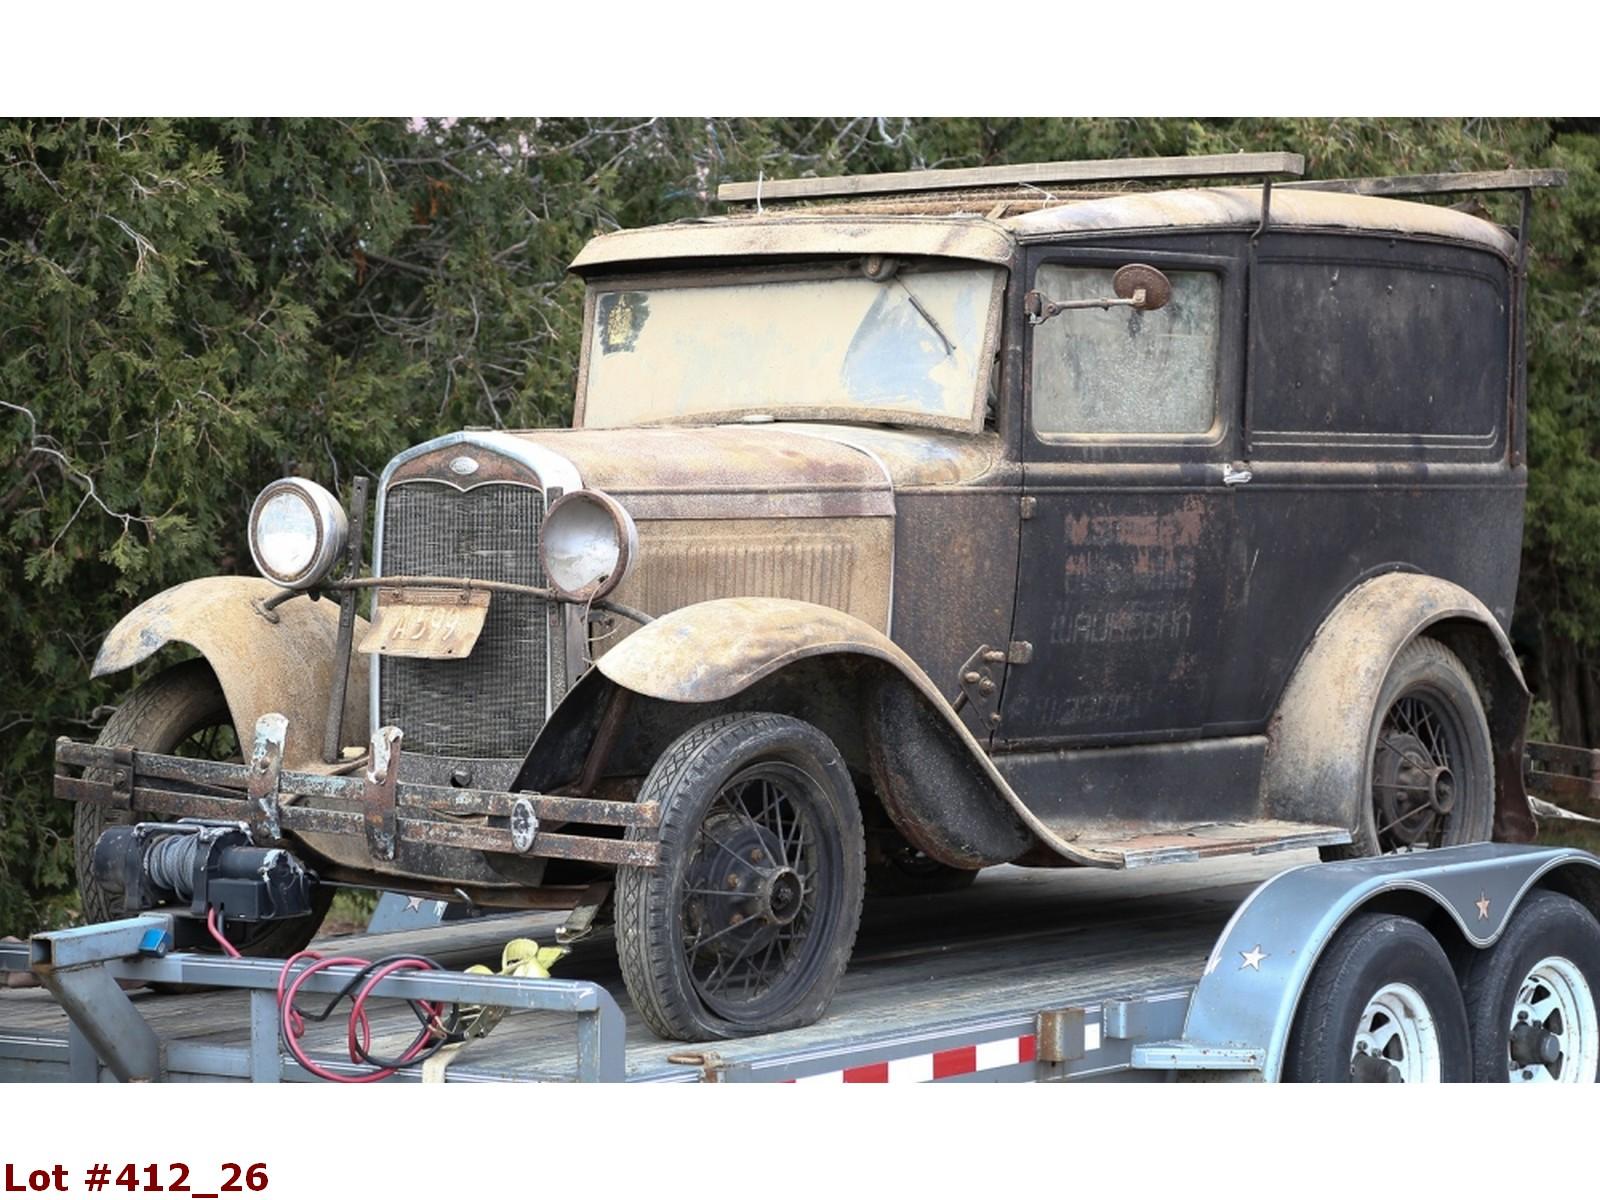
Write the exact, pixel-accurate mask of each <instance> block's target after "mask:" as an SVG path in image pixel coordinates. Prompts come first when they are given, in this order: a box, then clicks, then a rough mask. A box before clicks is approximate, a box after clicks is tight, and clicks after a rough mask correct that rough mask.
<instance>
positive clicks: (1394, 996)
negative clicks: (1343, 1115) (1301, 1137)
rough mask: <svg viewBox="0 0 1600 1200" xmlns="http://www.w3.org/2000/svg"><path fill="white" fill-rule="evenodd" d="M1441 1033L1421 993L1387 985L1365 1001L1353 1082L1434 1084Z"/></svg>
mask: <svg viewBox="0 0 1600 1200" xmlns="http://www.w3.org/2000/svg"><path fill="white" fill-rule="evenodd" d="M1439 1062H1440V1051H1439V1033H1438V1030H1437V1029H1436V1028H1435V1026H1434V1021H1433V1014H1432V1013H1431V1012H1430V1011H1429V1009H1428V1005H1427V1002H1426V1001H1424V1000H1423V998H1422V994H1421V993H1420V992H1418V991H1417V990H1416V989H1415V988H1413V987H1411V986H1410V985H1409V984H1405V983H1400V982H1394V983H1390V984H1386V985H1385V986H1384V987H1382V988H1380V989H1379V990H1378V992H1377V993H1376V994H1375V995H1374V996H1373V997H1372V999H1371V1000H1369V1001H1367V1005H1366V1008H1365V1009H1363V1010H1362V1013H1361V1020H1360V1021H1359V1022H1358V1023H1357V1025H1356V1034H1355V1038H1354V1039H1353V1043H1352V1045H1351V1047H1350V1079H1351V1081H1352V1082H1354V1083H1429V1082H1432V1083H1436V1082H1438V1079H1439Z"/></svg>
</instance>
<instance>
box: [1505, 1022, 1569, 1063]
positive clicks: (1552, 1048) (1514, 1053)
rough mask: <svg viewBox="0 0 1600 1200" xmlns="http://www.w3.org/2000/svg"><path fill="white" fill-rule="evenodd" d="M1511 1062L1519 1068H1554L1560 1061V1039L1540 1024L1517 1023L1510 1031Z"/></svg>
mask: <svg viewBox="0 0 1600 1200" xmlns="http://www.w3.org/2000/svg"><path fill="white" fill-rule="evenodd" d="M1511 1060H1512V1062H1514V1063H1515V1064H1516V1065H1517V1066H1519V1067H1533V1066H1541V1067H1554V1066H1555V1065H1556V1064H1557V1063H1559V1062H1560V1061H1561V1039H1560V1038H1559V1037H1557V1036H1556V1035H1555V1034H1554V1033H1552V1032H1551V1031H1550V1030H1548V1029H1546V1028H1545V1027H1544V1024H1543V1023H1542V1022H1534V1023H1529V1022H1527V1021H1519V1022H1518V1023H1517V1024H1516V1026H1515V1027H1514V1028H1513V1029H1512V1030H1511Z"/></svg>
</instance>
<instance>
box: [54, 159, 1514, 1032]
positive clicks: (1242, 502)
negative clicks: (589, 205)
mask: <svg viewBox="0 0 1600 1200" xmlns="http://www.w3.org/2000/svg"><path fill="white" fill-rule="evenodd" d="M1299 165H1300V164H1299V161H1298V158H1297V156H1294V155H1260V156H1249V155H1245V156H1230V158H1229V159H1228V160H1227V161H1225V162H1212V161H1209V160H1207V161H1203V162H1187V163H1186V162H1184V161H1182V160H1179V161H1177V162H1173V161H1171V160H1168V161H1166V162H1164V163H1160V164H1157V165H1156V166H1151V165H1150V164H1149V163H1147V162H1146V163H1140V162H1132V163H1127V164H1111V165H1110V166H1109V167H1107V166H1106V165H1105V164H1099V165H1098V166H1099V168H1100V170H1099V174H1098V175H1096V174H1095V173H1093V172H1092V171H1086V170H1083V169H1081V168H1080V169H1077V170H1076V171H1074V170H1073V169H1072V168H1074V166H1075V165H1074V164H1065V165H1062V164H1048V165H1047V168H1048V169H1047V168H1039V169H1037V170H1035V172H1034V174H1033V175H1032V176H1022V175H1017V174H1015V173H1013V174H1010V175H1008V174H1005V173H1004V172H1001V173H999V174H996V173H994V172H987V173H985V172H978V173H976V174H972V173H961V172H955V173H950V172H936V173H930V176H938V177H939V178H938V179H932V178H931V177H930V178H929V179H925V180H921V181H919V180H918V178H917V177H915V176H913V177H910V178H909V179H901V178H897V179H893V180H888V181H883V182H881V183H879V184H874V183H873V180H872V178H871V177H866V178H865V180H846V181H831V183H832V184H833V185H835V186H833V188H832V191H831V193H830V190H829V186H828V185H829V184H830V181H817V180H800V181H794V183H793V184H791V185H782V184H776V183H772V182H770V181H769V182H767V183H766V184H764V185H763V187H761V188H754V186H753V185H751V186H747V187H745V188H743V189H739V188H734V189H728V191H729V192H730V193H731V194H732V198H733V199H735V200H746V201H754V202H755V207H754V208H753V209H752V210H751V211H747V212H742V213H738V214H735V215H731V216H728V217H724V218H716V219H708V220H699V221H688V222H681V223H678V224H674V225H669V226H662V227H656V228H650V229H643V230H629V231H623V232H618V233H612V234H607V235H604V236H601V237H597V238H596V239H595V240H594V241H592V242H591V243H590V244H589V245H588V246H587V247H586V248H585V249H584V251H583V252H582V253H581V254H580V255H579V256H578V258H577V260H576V261H575V262H574V263H573V270H574V271H576V272H577V273H578V274H579V275H580V276H582V277H583V279H584V280H585V282H586V285H587V294H586V300H585V337H584V345H583V352H582V360H581V364H580V366H579V373H578V386H577V397H576V414H575V418H574V422H573V426H574V427H573V428H572V429H569V430H553V429H539V430H521V431H504V430H495V431H486V430H468V431H463V432H459V433H452V434H449V435H448V436H445V437H441V438H438V439H435V440H433V441H430V442H427V443H424V444H423V445H420V446H417V447H414V448H412V449H410V450H407V451H405V452H404V453H402V454H400V455H399V456H398V457H396V458H395V459H394V460H393V461H392V462H391V463H389V464H388V466H387V467H386V468H385V470H384V472H383V475H382V478H381V479H380V480H379V481H378V483H377V488H376V496H375V509H376V518H375V523H374V531H373V535H372V546H371V556H370V563H371V566H370V573H363V565H364V564H363V558H362V550H361V547H362V530H363V526H364V524H365V522H364V520H363V518H362V515H361V511H360V510H361V509H362V508H363V507H364V505H363V504H362V503H359V502H358V503H356V504H355V505H353V508H354V509H355V510H356V512H355V516H354V519H353V520H351V519H349V518H347V517H346V515H345V513H344V511H343V509H342V507H341V505H340V504H339V502H338V500H337V499H335V498H334V497H332V496H331V495H329V494H328V493H327V492H325V491H324V490H323V489H321V488H320V487H318V486H317V485H316V484H314V483H312V482H310V481H307V480H300V479H290V480H283V481H280V482H279V483H276V484H274V485H272V487H270V488H269V489H267V491H266V492H264V493H263V495H262V498H261V499H260V500H258V501H257V504H256V507H255V510H254V511H253V513H252V517H251V545H252V548H253V550H254V552H255V556H256V561H257V565H258V566H259V567H260V569H261V572H262V576H263V577H262V578H259V579H256V578H219V579H205V580H197V581H195V582H193V583H191V584H186V585H183V586H181V587H178V588H175V589H173V590H171V591H169V592H166V593H163V594H162V595H160V596H157V597H155V598H154V599H152V600H150V601H148V602H147V603H146V604H144V605H143V606H141V607H140V608H139V609H137V610H135V611H134V612H132V613H130V614H129V615H128V616H127V617H126V618H125V619H124V620H123V621H122V622H121V623H120V624H119V625H118V626H117V627H116V628H115V629H113V630H112V631H111V633H110V634H109V636H108V637H107V638H106V640H105V643H104V646H103V647H102V649H101V651H100V655H99V658H98V660H97V662H96V664H95V673H96V674H97V675H101V674H106V673H108V672H113V671H121V670H125V669H127V668H129V667H131V666H133V665H134V664H135V663H137V662H140V661H141V660H143V659H145V658H147V657H149V656H150V655H152V654H154V653H155V652H156V651H157V650H159V649H160V648H161V647H162V646H164V645H166V644H168V643H182V644H186V645H188V646H189V647H191V648H193V649H194V650H195V651H197V652H198V657H195V658H191V659H190V660H189V661H186V662H182V663H180V664H179V665H178V666H176V667H173V668H170V669H169V670H167V671H165V672H163V673H161V674H158V675H155V676H153V677H151V678H149V679H148V680H147V681H146V682H145V683H143V684H142V685H141V686H140V687H139V688H138V689H137V690H136V691H135V692H134V693H133V694H132V695H131V696H130V697H129V698H128V700H127V702H126V703H125V704H124V705H123V706H122V707H121V708H120V709H119V710H118V712H117V714H116V716H115V717H114V718H113V719H112V721H111V722H110V724H109V725H108V726H107V727H106V729H105V732H104V735H103V736H102V737H101V739H100V745H99V746H98V747H95V748H91V747H86V746H78V745H76V744H72V743H65V742H64V743H63V744H62V746H61V747H60V750H59V751H58V762H59V763H60V764H61V765H60V767H59V769H58V790H59V793H60V794H62V795H67V796H71V797H73V798H75V799H77V800H79V801H80V804H79V819H78V853H79V864H80V875H81V877H82V879H83V881H84V883H83V894H84V899H85V903H86V906H87V909H88V911H89V913H90V915H92V916H96V917H102V918H104V917H110V916H114V915H119V914H120V912H121V911H122V904H123V902H124V898H123V896H121V895H119V887H118V884H117V882H116V879H117V877H116V875H115V872H114V871H113V872H108V871H107V870H106V869H105V868H104V864H103V863H102V864H100V867H99V869H98V870H97V863H96V853H95V850H96V846H97V845H98V844H100V842H101V841H102V839H103V836H104V835H106V834H107V831H108V830H113V829H115V828H117V827H127V826H129V825H130V824H131V823H132V822H134V821H136V820H143V819H145V818H146V817H147V816H150V815H160V816H165V817H174V816H181V817H187V818H192V819H213V820H217V819H221V820H232V821H239V820H244V821H246V822H247V823H248V824H249V825H250V827H251V829H252V831H253V833H254V836H255V838H256V840H257V841H258V842H260V843H263V844H271V845H278V846H284V847H287V848H290V849H292V850H293V851H294V853H295V855H297V856H298V857H299V858H300V859H303V861H304V862H305V863H306V864H307V865H308V866H309V868H310V869H311V871H312V872H314V877H315V883H316V887H315V889H314V891H313V898H312V900H311V902H310V903H309V904H308V905H306V906H305V909H306V911H303V912H286V913H281V914H277V916H278V919H275V920H263V921H259V922H256V923H251V922H249V921H246V920H243V919H241V917H240V915H239V914H236V913H232V912H228V911H224V912H222V913H220V914H219V915H220V917H221V918H222V919H223V922H224V925H225V926H226V927H227V928H229V929H230V930H231V931H232V932H233V934H234V936H235V938H236V940H240V941H242V942H244V943H245V945H246V948H247V949H249V950H251V951H253V952H256V953H268V952H271V953H283V952H286V951H288V950H290V949H294V948H297V947H298V946H299V945H302V944H303V943H304V942H305V940H306V939H307V938H309V936H310V934H311V932H312V931H313V930H314V929H315V927H316V924H317V921H318V919H319V918H320V915H321V911H322V908H323V907H324V906H325V904H326V900H325V897H326V895H327V894H328V893H329V890H330V887H331V885H333V884H336V883H338V884H347V885H359V886H370V887H384V888H393V889H401V890H405V891H407V892H411V893H418V894H431V895H438V896H441V897H451V896H464V897H466V898H468V899H470V900H471V901H472V902H474V903H477V904H480V905H500V906H507V907H544V908H559V909H566V908H573V907H574V906H577V908H578V910H579V911H580V912H582V913H584V914H586V917H585V919H587V918H588V917H592V916H593V915H594V913H595V911H596V910H597V909H598V910H600V911H601V913H602V918H601V919H614V922H615V927H616V937H617V946H618V954H619V958H620V961H621V966H622V970H623V974H624V977H625V979H626V981H627V985H628V988H629V991H630V993H631V995H632V997H633V1000H634V1003H635V1005H636V1007H637V1009H638V1011H639V1013H640V1014H641V1016H642V1017H643V1018H644V1019H645V1020H646V1021H647V1022H648V1023H649V1024H650V1025H651V1026H652V1027H653V1028H654V1029H655V1030H657V1031H658V1032H659V1033H661V1034H662V1035H664V1036H669V1037H676V1038H690V1039H695V1038H701V1039H703V1038H713V1037H719V1036H729V1035H734V1034H739V1033H747V1032H755V1031H761V1030H770V1029H778V1028H784V1027H788V1026H793V1025H798V1024H803V1023H806V1022H809V1021H812V1020H815V1019H816V1018H817V1017H818V1016H820V1015H821V1014H822V1012H823V1011H824V1009H825V1007H826V1005H827V1003H828V1000H829V998H830V996H831V995H832V993H833V991H834V989H835V986H836V985H837V983H838V980H839V978H840V976H841V974H842V973H843V971H844V969H845V966H846V963H847V961H848V959H849V956H850V950H851V946H852V942H853V940H854V937H855V931H856V926H857V922H858V916H859V912H860V909H861V905H862V898H863V893H864V891H865V890H867V889H868V888H869V887H870V888H877V889H881V890H885V891H897V892H908V891H915V890H918V889H926V888H945V887H953V886H960V885H961V884H964V883H966V882H968V881H970V880H971V879H972V878H973V876H974V875H975V874H976V873H977V872H978V871H980V870H981V869H983V868H985V867H989V866H993V865H996V864H1000V863H1019V864H1023V865H1027V866H1034V867H1067V866H1075V867H1102V868H1136V867H1141V866H1146V865H1150V864H1155V863H1165V862H1174V861H1188V860H1193V859H1196V858H1203V857H1207V856H1212V855H1223V854H1237V853H1261V852H1266V851H1272V850H1278V849H1285V848H1291V847H1311V846H1315V847H1321V848H1322V849H1323V853H1324V855H1325V856H1333V857H1337V856H1355V855H1370V854H1379V853H1388V852H1392V851H1403V850H1408V849H1413V848H1419V847H1427V846H1439V845H1446V844H1454V843H1460V842H1469V841H1482V840H1487V839H1489V838H1491V836H1493V837H1497V838H1503V839H1512V840H1515V839H1519V838H1526V837H1527V836H1529V835H1530V834H1531V831H1532V820H1531V817H1530V814H1529V811H1528V806H1527V800H1526V797H1525V795H1524V793H1523V790H1522V788H1521V786H1520V760H1521V739H1522V730H1523V725H1524V720H1525V716H1526V709H1527V703H1528V694H1527V690H1526V688H1525V687H1524V685H1523V681H1522V677H1521V674H1520V672H1519V669H1518V666H1517V662H1516V659H1515V657H1514V655H1513V654H1512V652H1511V649H1510V646H1509V643H1508V641H1507V636H1506V629H1507V627H1508V625H1509V622H1510V618H1511V612H1512V604H1513V601H1514V598H1515V594H1516V583H1517V565H1518V552H1519V547H1520V539H1521V530H1522V511H1523V493H1524V484H1525V471H1526V468H1525V466H1524V463H1523V444H1524V429H1525V419H1524V414H1525V411H1526V402H1525V396H1524V379H1523V364H1522V359H1521V339H1522V332H1521V331H1522V319H1521V315H1520V314H1521V304H1522V264H1523V262H1524V260H1525V246H1524V244H1523V243H1524V242H1525V236H1524V237H1523V238H1522V239H1520V240H1519V239H1518V238H1517V237H1513V236H1512V234H1511V233H1509V232H1507V231H1506V230H1505V229H1503V228H1501V227H1500V226H1499V225H1496V224H1493V223H1491V222H1489V221H1487V220H1483V219H1480V218H1478V217H1476V216H1471V215H1468V214H1467V213H1465V212H1462V211H1457V210H1455V209H1452V208H1446V207H1442V206H1439V205H1436V204H1428V203H1420V202H1414V201H1404V200H1397V199H1391V198H1382V197H1377V196H1371V195H1362V194H1357V193H1359V192H1360V191H1363V190H1367V191H1370V190H1381V189H1374V188H1373V187H1372V186H1370V184H1371V181H1365V183H1361V184H1351V185H1349V186H1346V187H1343V190H1340V189H1341V185H1340V184H1337V183H1335V184H1320V185H1314V186H1296V185H1292V184H1286V183H1280V184H1279V185H1278V186H1277V187H1266V186H1262V185H1260V184H1253V185H1249V186H1233V187H1187V188H1180V189H1177V190H1167V191H1149V190H1146V191H1127V192H1116V193H1107V192H1100V193H1093V192H1077V193H1067V194H1065V195H1061V196H1057V195H1052V194H1051V193H1050V192H1048V191H1042V190H1041V188H1040V186H1039V182H1040V181H1045V182H1049V181H1051V180H1055V181H1056V182H1058V183H1060V182H1063V181H1065V182H1068V183H1070V182H1072V181H1074V180H1077V181H1085V180H1087V181H1091V182H1092V181H1097V180H1117V179H1130V178H1142V177H1156V176H1164V177H1166V178H1169V179H1171V178H1184V177H1193V176H1205V175H1207V174H1215V175H1219V176H1229V177H1233V178H1235V179H1238V178H1269V179H1270V178H1271V177H1273V176H1280V177H1281V176H1285V175H1293V174H1296V173H1297V172H1298V170H1299ZM952 174H954V175H964V178H962V179H959V180H954V179H945V178H944V177H945V176H948V175H952ZM1030 180H1031V181H1032V182H1031V185H1030V186H1031V190H1023V191H1019V190H1017V189H1016V186H1015V185H1016V184H1017V183H1019V182H1022V183H1028V182H1030ZM1378 182H1379V183H1383V182H1385V181H1378ZM1388 182H1390V183H1393V182H1394V181H1388ZM1537 185H1538V181H1529V180H1527V179H1524V180H1522V181H1520V182H1519V183H1518V184H1517V185H1516V186H1518V187H1522V188H1526V187H1530V186H1537ZM786 186H787V188H788V190H787V191H786V190H785V189H786ZM1474 186H1475V185H1472V184H1470V183H1468V182H1465V181H1461V180H1457V181H1456V184H1455V185H1454V187H1455V188H1456V189H1457V190H1472V189H1473V187H1474ZM1502 186H1503V185H1502ZM930 188H931V189H934V190H929V189H930ZM1324 189H1333V190H1324ZM1390 190H1393V191H1404V190H1405V189H1404V188H1403V187H1399V186H1396V187H1393V188H1391V189H1390ZM1416 190H1429V189H1423V188H1420V187H1419V188H1417V189H1416ZM1431 190H1435V191H1439V190H1451V188H1447V187H1434V188H1432V189H1431ZM908 197H909V198H908ZM785 200H788V201H793V202H800V203H798V204H796V205H791V206H790V207H776V206H777V205H778V204H779V203H781V202H783V201H785ZM347 524H348V525H349V526H350V533H349V538H348V541H349V543H350V546H351V547H352V548H351V549H347V548H346V541H347V537H346V525H347ZM367 593H370V594H372V596H373V598H374V601H375V603H374V607H373V612H372V620H371V622H370V623H368V622H367V621H363V620H360V619H359V618H358V617H357V615H356V600H357V597H358V596H359V595H362V594H367ZM235 747H237V753H235V752H234V748H235ZM230 757H231V758H232V759H233V761H232V763H229V762H227V761H224V760H227V759H229V758H230ZM80 771H81V772H82V774H81V776H80V774H79V772H80ZM163 828H168V829H171V828H174V827H171V826H165V827H163ZM101 857H102V859H104V858H105V857H106V856H105V855H102V856H101ZM613 885H614V894H613V895H611V896H610V897H609V902H610V903H611V904H612V905H614V918H611V917H609V915H608V914H609V912H610V911H611V910H609V909H607V908H606V907H605V906H606V904H607V902H608V896H607V890H608V888H611V887H613Z"/></svg>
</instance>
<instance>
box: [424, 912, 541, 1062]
mask: <svg viewBox="0 0 1600 1200" xmlns="http://www.w3.org/2000/svg"><path fill="white" fill-rule="evenodd" d="M567 954H568V950H567V948H566V947H565V946H541V945H539V943H538V942H536V941H534V940H533V939H532V938H512V939H511V940H510V941H509V942H507V943H506V944H505V948H504V949H503V950H501V951H500V969H499V970H498V971H491V970H490V969H489V968H488V967H486V966H484V965H482V964H481V963H475V964H474V965H472V966H470V967H468V968H467V974H468V975H506V976H509V977H510V978H513V979H549V978H550V968H551V967H553V966H555V965H556V963H558V962H560V961H561V960H562V959H563V958H565V957H566V956H567ZM505 1015H506V1009H505V1008H503V1007H501V1006H499V1005H494V1004H474V1005H462V1007H461V1019H462V1021H463V1023H464V1028H463V1029H462V1037H461V1040H460V1041H459V1042H454V1043H452V1044H450V1045H448V1046H446V1047H445V1048H444V1049H442V1050H440V1051H439V1053H437V1054H435V1055H433V1056H432V1057H430V1058H429V1059H428V1060H427V1061H426V1062H425V1063H423V1064H422V1082H423V1083H443V1082H445V1071H446V1070H447V1069H448V1068H449V1066H450V1063H451V1062H452V1061H453V1060H454V1059H455V1056H456V1055H458V1054H460V1053H461V1051H462V1050H463V1049H465V1048H466V1046H467V1044H468V1043H469V1042H470V1041H472V1040H473V1039H475V1038H481V1037H486V1036H488V1034H489V1031H490V1030H492V1029H493V1028H494V1027H495V1026H496V1025H498V1024H500V1022H501V1020H502V1019H503V1018H504V1017H505Z"/></svg>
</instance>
